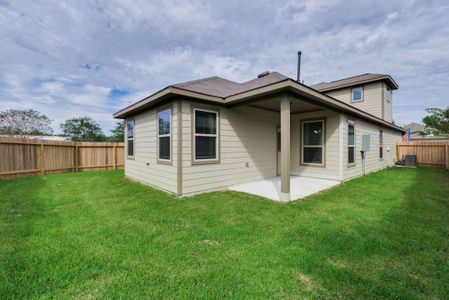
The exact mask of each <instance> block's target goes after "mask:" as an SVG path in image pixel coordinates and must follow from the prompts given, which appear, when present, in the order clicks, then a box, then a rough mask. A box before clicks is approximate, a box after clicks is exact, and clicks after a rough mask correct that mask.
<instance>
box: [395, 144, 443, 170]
mask: <svg viewBox="0 0 449 300" xmlns="http://www.w3.org/2000/svg"><path fill="white" fill-rule="evenodd" d="M407 154H411V155H416V162H417V164H418V166H421V167H437V168H448V169H449V142H417V143H414V142H411V143H401V144H397V145H396V155H397V157H398V158H399V159H401V158H402V157H403V155H407Z"/></svg>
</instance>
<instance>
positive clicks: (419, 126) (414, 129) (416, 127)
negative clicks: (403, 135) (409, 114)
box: [404, 122, 426, 133]
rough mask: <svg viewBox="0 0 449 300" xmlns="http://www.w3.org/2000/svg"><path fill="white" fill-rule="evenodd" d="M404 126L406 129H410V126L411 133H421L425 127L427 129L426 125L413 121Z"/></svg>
mask: <svg viewBox="0 0 449 300" xmlns="http://www.w3.org/2000/svg"><path fill="white" fill-rule="evenodd" d="M404 128H405V129H406V130H408V129H409V128H410V133H419V132H421V131H423V130H424V129H426V126H424V125H422V124H418V123H415V122H412V123H410V124H407V125H405V126H404Z"/></svg>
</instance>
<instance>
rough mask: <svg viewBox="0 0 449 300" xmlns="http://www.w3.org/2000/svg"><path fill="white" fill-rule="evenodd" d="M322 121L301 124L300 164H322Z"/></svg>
mask: <svg viewBox="0 0 449 300" xmlns="http://www.w3.org/2000/svg"><path fill="white" fill-rule="evenodd" d="M323 142H324V121H322V120H321V121H307V122H303V123H302V162H303V163H305V164H319V165H322V164H323V156H324V147H323Z"/></svg>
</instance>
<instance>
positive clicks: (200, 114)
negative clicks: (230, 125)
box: [193, 109, 218, 162]
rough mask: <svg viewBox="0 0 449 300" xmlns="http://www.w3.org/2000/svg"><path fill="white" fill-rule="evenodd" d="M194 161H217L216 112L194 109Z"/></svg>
mask: <svg viewBox="0 0 449 300" xmlns="http://www.w3.org/2000/svg"><path fill="white" fill-rule="evenodd" d="M193 112H194V124H193V128H194V142H193V148H194V160H195V161H205V162H207V161H211V162H215V161H217V160H218V134H217V132H218V130H217V127H218V112H216V111H210V110H203V109H194V110H193Z"/></svg>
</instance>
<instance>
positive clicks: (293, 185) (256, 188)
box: [228, 176, 340, 201]
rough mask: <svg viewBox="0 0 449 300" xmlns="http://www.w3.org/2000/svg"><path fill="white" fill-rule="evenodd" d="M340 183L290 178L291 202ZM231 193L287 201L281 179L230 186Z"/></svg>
mask: <svg viewBox="0 0 449 300" xmlns="http://www.w3.org/2000/svg"><path fill="white" fill-rule="evenodd" d="M339 183H340V181H338V180H330V179H321V178H311V177H303V176H291V177H290V200H298V199H302V198H305V197H307V196H310V195H313V194H315V193H318V192H321V191H324V190H327V189H330V188H332V187H334V186H336V185H338V184H339ZM228 189H229V190H231V191H237V192H243V193H248V194H253V195H257V196H261V197H265V198H268V199H271V200H274V201H286V200H285V198H283V196H282V192H281V177H279V176H278V177H274V178H269V179H264V180H257V181H253V182H247V183H241V184H236V185H233V186H230V187H229V188H228Z"/></svg>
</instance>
